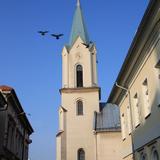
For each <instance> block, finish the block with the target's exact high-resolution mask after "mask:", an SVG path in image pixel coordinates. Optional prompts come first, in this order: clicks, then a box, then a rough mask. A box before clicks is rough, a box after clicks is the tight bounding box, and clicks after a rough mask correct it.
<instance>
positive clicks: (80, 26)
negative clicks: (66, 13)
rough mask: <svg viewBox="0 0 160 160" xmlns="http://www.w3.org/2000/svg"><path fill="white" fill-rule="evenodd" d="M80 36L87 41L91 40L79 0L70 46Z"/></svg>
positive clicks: (78, 0)
mask: <svg viewBox="0 0 160 160" xmlns="http://www.w3.org/2000/svg"><path fill="white" fill-rule="evenodd" d="M79 36H80V37H81V39H82V40H83V41H84V42H85V43H88V42H89V37H88V33H87V29H86V27H85V23H84V18H83V14H82V9H81V5H80V0H77V7H76V11H75V14H74V18H73V24H72V30H71V34H70V42H69V44H70V46H72V45H73V43H74V42H75V40H76V39H77V38H78V37H79Z"/></svg>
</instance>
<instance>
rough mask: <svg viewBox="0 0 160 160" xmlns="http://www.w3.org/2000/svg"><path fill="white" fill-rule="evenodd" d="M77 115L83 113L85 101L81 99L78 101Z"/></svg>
mask: <svg viewBox="0 0 160 160" xmlns="http://www.w3.org/2000/svg"><path fill="white" fill-rule="evenodd" d="M77 115H79V116H80V115H83V102H82V101H81V100H79V101H77Z"/></svg>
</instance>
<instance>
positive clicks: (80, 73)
mask: <svg viewBox="0 0 160 160" xmlns="http://www.w3.org/2000/svg"><path fill="white" fill-rule="evenodd" d="M76 74H77V76H76V78H77V87H83V67H82V66H81V65H77V67H76Z"/></svg>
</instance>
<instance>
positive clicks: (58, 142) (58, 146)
mask: <svg viewBox="0 0 160 160" xmlns="http://www.w3.org/2000/svg"><path fill="white" fill-rule="evenodd" d="M56 160H61V137H60V136H58V137H56Z"/></svg>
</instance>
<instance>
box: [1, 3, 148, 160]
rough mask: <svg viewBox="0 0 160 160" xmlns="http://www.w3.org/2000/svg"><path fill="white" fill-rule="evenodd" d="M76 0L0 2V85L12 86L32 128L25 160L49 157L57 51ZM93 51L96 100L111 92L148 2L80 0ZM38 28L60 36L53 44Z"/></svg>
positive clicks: (55, 99)
mask: <svg viewBox="0 0 160 160" xmlns="http://www.w3.org/2000/svg"><path fill="white" fill-rule="evenodd" d="M75 4H76V0H14V1H13V0H1V5H0V20H1V24H0V57H1V58H0V59H1V61H0V73H1V78H0V84H1V85H2V84H5V85H9V86H12V87H13V88H14V89H15V90H16V93H17V96H18V97H19V100H20V102H21V104H22V106H23V108H24V110H25V111H26V112H27V113H30V114H31V116H29V117H28V118H29V120H30V122H31V124H32V126H33V128H34V130H35V133H34V134H33V135H32V140H33V143H32V145H31V146H30V158H31V160H44V159H45V160H54V159H55V150H56V148H55V135H56V133H57V130H58V112H57V111H58V106H59V105H60V94H59V89H60V88H61V51H62V48H63V46H64V44H67V43H68V42H69V34H70V30H71V24H72V19H73V14H74V11H75ZM81 4H82V9H83V14H84V18H85V22H86V26H87V30H88V32H89V36H90V39H91V40H92V41H94V42H95V43H96V46H97V51H98V61H99V63H98V80H99V86H100V87H101V88H102V101H106V100H107V97H108V95H109V93H110V91H111V89H112V86H113V84H114V82H115V79H116V77H117V75H118V72H119V70H120V68H121V65H122V63H123V61H124V58H125V56H126V54H127V51H128V49H129V46H130V44H131V42H132V39H133V37H134V35H135V33H136V30H137V27H138V25H139V23H140V20H141V18H142V16H143V14H144V11H145V9H146V7H147V4H148V0H123V1H120V0H119V1H118V0H112V1H109V0H101V1H100V0H95V1H93V0H87V1H86V0H81ZM38 30H49V31H51V32H50V33H59V32H60V33H61V32H62V33H64V34H65V36H64V37H63V38H62V39H61V40H60V41H56V40H55V39H53V38H52V37H51V36H50V35H47V36H46V37H41V36H40V35H39V34H38V33H37V31H38Z"/></svg>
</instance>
